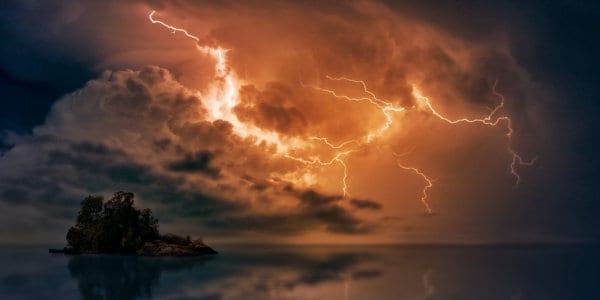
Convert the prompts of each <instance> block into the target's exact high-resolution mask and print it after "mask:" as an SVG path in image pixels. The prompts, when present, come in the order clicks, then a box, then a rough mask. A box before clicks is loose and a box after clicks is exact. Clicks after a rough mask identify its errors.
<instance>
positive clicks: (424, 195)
mask: <svg viewBox="0 0 600 300" xmlns="http://www.w3.org/2000/svg"><path fill="white" fill-rule="evenodd" d="M392 154H393V155H394V156H395V157H396V164H397V165H398V167H399V168H401V169H404V170H407V171H411V172H413V173H415V174H417V175H418V176H420V177H421V178H423V181H425V186H424V187H423V191H422V192H421V203H423V205H424V206H425V209H426V210H427V214H433V211H432V210H431V206H430V205H429V202H427V191H428V190H429V189H430V188H432V187H433V179H430V178H429V177H428V176H427V175H425V173H423V171H421V170H419V169H417V168H415V167H408V166H406V165H403V164H402V163H401V162H400V157H402V155H399V154H396V153H395V152H392Z"/></svg>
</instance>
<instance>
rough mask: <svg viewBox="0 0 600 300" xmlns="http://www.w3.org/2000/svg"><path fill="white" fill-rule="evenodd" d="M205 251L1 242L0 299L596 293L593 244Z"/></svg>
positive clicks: (598, 281) (398, 298)
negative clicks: (125, 252)
mask: <svg viewBox="0 0 600 300" xmlns="http://www.w3.org/2000/svg"><path fill="white" fill-rule="evenodd" d="M214 248H216V249H217V250H218V251H219V252H220V253H219V254H218V255H214V256H206V257H186V258H177V257H135V256H116V255H75V256H70V255H64V254H50V253H48V247H41V246H3V247H0V299H7V300H18V299H94V300H99V299H178V300H182V299H206V300H208V299H319V300H320V299H365V300H377V299H394V300H402V299H407V300H408V299H450V300H460V299H464V300H470V299H473V300H475V299H477V300H494V299H499V300H525V299H536V300H538V299H539V300H552V299H561V300H564V299H574V300H582V299H600V251H599V250H600V247H598V246H564V245H561V246H372V247H358V246H280V245H279V246H277V245H273V246H269V245H260V246H247V245H246V246H243V245H238V246H233V245H227V246H225V245H224V246H220V247H219V246H215V247H214Z"/></svg>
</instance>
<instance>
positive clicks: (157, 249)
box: [137, 234, 217, 256]
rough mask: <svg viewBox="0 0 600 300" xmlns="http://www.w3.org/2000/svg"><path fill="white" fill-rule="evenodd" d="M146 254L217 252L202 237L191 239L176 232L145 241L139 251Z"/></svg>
mask: <svg viewBox="0 0 600 300" xmlns="http://www.w3.org/2000/svg"><path fill="white" fill-rule="evenodd" d="M137 254H138V255H144V256H199V255H207V254H217V251H215V250H213V249H212V248H211V247H209V246H207V245H205V244H204V243H203V242H202V240H201V239H196V240H194V241H190V240H189V239H186V238H182V237H180V236H177V235H174V234H165V235H163V236H162V237H161V239H160V240H155V241H152V242H147V243H145V244H144V245H143V246H142V247H141V248H140V249H139V250H138V251H137Z"/></svg>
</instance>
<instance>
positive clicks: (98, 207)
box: [50, 191, 216, 256]
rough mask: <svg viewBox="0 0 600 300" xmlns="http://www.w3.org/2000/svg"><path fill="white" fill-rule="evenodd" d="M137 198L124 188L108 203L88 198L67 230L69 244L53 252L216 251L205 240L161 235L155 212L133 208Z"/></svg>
mask: <svg viewBox="0 0 600 300" xmlns="http://www.w3.org/2000/svg"><path fill="white" fill-rule="evenodd" d="M134 197H135V195H134V194H133V193H129V192H122V191H121V192H116V193H115V194H114V195H113V197H112V198H111V199H110V200H108V201H106V202H104V197H102V196H88V197H86V198H85V199H84V200H83V201H82V202H81V210H80V211H79V214H78V215H77V223H76V224H75V226H73V227H71V228H70V229H69V231H68V232H67V242H68V247H65V248H64V249H63V250H54V249H51V250H50V252H65V253H71V254H78V253H119V254H139V255H177V256H188V255H202V254H215V253H216V251H214V250H213V249H211V248H210V247H208V246H206V245H205V244H204V243H203V242H202V240H201V239H197V240H194V241H192V240H191V238H190V237H189V236H188V237H186V238H183V237H180V236H177V235H174V234H165V235H160V233H159V231H158V220H157V219H156V218H155V217H154V216H153V215H152V211H151V210H150V209H143V210H138V209H136V208H135V207H133V199H134Z"/></svg>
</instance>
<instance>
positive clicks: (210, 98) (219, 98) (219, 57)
mask: <svg viewBox="0 0 600 300" xmlns="http://www.w3.org/2000/svg"><path fill="white" fill-rule="evenodd" d="M155 14H156V11H152V12H151V13H150V14H149V15H148V18H149V20H150V22H151V23H152V24H158V25H160V26H163V27H165V28H167V29H168V30H170V31H171V32H172V33H173V34H176V33H182V34H183V35H185V36H186V37H188V38H189V39H192V40H194V41H195V42H196V47H197V49H198V50H200V51H203V52H204V53H206V54H209V55H211V56H212V57H213V58H214V59H215V61H216V64H215V74H216V77H217V78H218V79H221V80H217V81H216V82H217V83H216V84H215V85H214V86H212V87H211V88H210V89H209V91H208V92H207V94H206V95H200V96H203V97H202V99H203V103H204V104H205V105H206V106H207V108H208V111H209V114H210V120H213V121H214V120H225V121H228V122H229V123H231V124H232V125H233V128H234V130H235V132H236V133H238V134H239V135H240V136H242V137H248V136H253V137H256V143H260V142H261V141H267V142H269V143H272V144H274V145H276V146H277V151H278V153H279V154H281V155H282V156H283V157H285V158H288V159H291V160H294V161H296V162H298V163H301V164H303V165H305V166H306V167H307V168H308V167H311V166H313V167H314V166H318V167H327V166H331V165H333V164H334V163H337V164H339V165H340V166H341V167H342V170H343V176H342V178H341V186H342V191H343V194H344V197H349V192H348V183H347V179H348V166H347V164H346V162H345V160H344V159H346V158H347V157H348V156H349V155H350V154H351V153H353V152H356V151H358V150H360V149H361V148H362V147H365V146H367V145H369V144H370V143H371V142H372V141H373V140H375V139H376V138H380V137H382V136H383V135H384V134H385V132H386V131H387V130H388V129H389V128H390V127H391V125H392V124H393V121H394V113H401V112H404V111H405V110H406V108H404V107H396V106H394V105H393V103H391V102H389V101H385V100H383V99H381V98H379V97H377V96H376V95H375V93H373V92H372V91H370V90H369V89H368V87H367V84H366V83H365V81H362V80H356V79H351V78H348V77H344V76H340V77H332V76H329V75H326V76H325V78H326V79H327V80H330V81H340V82H349V83H351V84H357V85H360V87H361V88H362V91H363V93H364V94H365V96H362V97H351V96H348V95H343V94H340V93H338V92H336V91H335V90H332V89H326V88H323V87H321V86H312V85H305V84H304V83H302V82H301V85H302V86H303V87H306V88H312V89H314V90H317V91H320V92H322V93H326V94H329V95H331V96H333V97H335V98H338V99H341V100H345V101H353V102H367V103H369V104H371V105H373V106H374V107H375V108H376V109H378V110H379V111H380V112H381V113H382V115H383V117H384V118H385V122H384V124H383V126H381V127H380V128H377V129H374V130H371V131H369V132H368V133H367V134H366V135H365V136H364V137H361V138H357V139H352V140H348V141H344V142H341V143H339V144H337V145H336V144H333V143H331V142H330V141H329V139H328V138H326V137H318V136H311V137H309V138H308V141H313V142H321V143H323V144H324V145H326V146H327V147H329V148H330V149H331V150H332V151H333V153H334V154H333V156H332V158H331V159H329V160H324V159H321V158H320V157H319V156H310V157H307V158H304V157H299V156H295V155H293V154H291V152H290V148H292V147H295V148H302V147H306V146H307V145H309V144H310V143H308V142H307V141H306V140H301V139H297V138H296V139H294V138H288V139H286V142H283V141H282V139H281V138H280V136H279V135H278V134H277V133H275V132H267V131H264V130H262V129H260V128H257V127H256V126H251V125H248V124H245V123H243V122H241V121H239V119H238V118H237V116H236V115H235V113H234V112H233V108H234V107H235V106H236V105H237V104H238V103H239V97H238V96H239V95H238V87H239V86H240V85H241V83H240V80H239V79H238V78H237V77H236V75H235V73H234V72H233V71H232V69H231V68H230V67H229V65H228V62H227V56H226V53H227V50H226V49H223V48H220V47H210V46H202V45H199V44H198V43H200V38H199V37H198V36H196V35H193V34H190V33H189V32H188V31H187V30H185V29H182V28H178V27H175V26H172V25H169V24H167V23H165V22H163V21H161V20H158V19H156V18H155ZM496 84H497V82H496V83H495V84H494V86H493V88H492V91H493V93H494V95H496V96H498V97H499V98H500V100H501V101H500V103H499V104H498V105H497V106H495V107H494V108H492V109H489V108H488V109H489V111H490V113H489V114H488V115H486V116H484V117H483V118H477V119H469V118H460V119H456V120H451V119H449V118H447V117H445V116H443V115H442V114H441V113H439V112H438V111H437V110H436V109H435V108H434V107H433V105H432V104H431V102H430V101H429V98H427V97H425V96H423V95H422V94H421V93H420V91H419V90H418V89H417V88H416V86H414V85H413V94H414V96H415V97H416V98H417V99H418V100H419V101H420V104H421V105H422V106H424V107H425V108H426V109H427V110H429V111H430V112H431V113H432V114H433V115H434V116H436V117H437V118H439V119H440V120H442V121H445V122H447V123H449V124H459V123H479V124H483V125H487V126H492V127H495V126H498V125H500V124H505V126H506V130H507V133H506V137H507V150H508V152H509V153H510V154H511V155H512V160H511V163H510V172H511V174H512V175H513V176H514V177H515V179H516V184H518V183H519V182H520V181H521V177H520V175H519V173H518V172H517V167H518V166H531V165H533V164H534V163H535V161H536V159H537V157H536V158H533V159H531V160H529V161H526V160H524V159H523V158H522V157H521V156H520V155H519V154H518V153H517V152H516V151H514V150H513V148H512V147H511V137H512V134H513V128H512V124H511V122H512V121H511V119H510V117H508V116H496V114H497V113H498V112H499V111H500V110H501V109H502V108H503V107H504V96H503V95H501V94H500V93H498V92H497V91H496ZM198 93H199V92H198ZM351 146H352V147H351ZM393 154H394V155H395V156H396V158H397V165H398V167H400V168H402V169H404V170H407V171H411V172H413V173H414V174H416V175H417V176H420V177H421V178H423V180H424V181H425V183H426V184H425V186H424V188H423V191H422V196H421V202H422V203H423V205H424V206H425V209H426V210H427V212H428V213H429V214H431V213H432V209H431V207H430V205H429V203H428V201H427V198H428V194H427V191H428V190H429V189H430V188H432V187H433V180H432V179H430V178H429V177H428V176H427V175H425V173H424V172H422V171H421V170H420V169H418V168H416V167H412V166H406V165H404V164H402V163H401V162H400V160H399V155H397V154H396V153H393Z"/></svg>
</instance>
